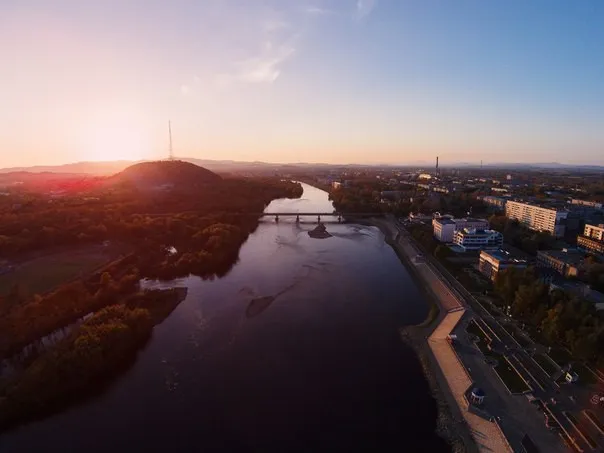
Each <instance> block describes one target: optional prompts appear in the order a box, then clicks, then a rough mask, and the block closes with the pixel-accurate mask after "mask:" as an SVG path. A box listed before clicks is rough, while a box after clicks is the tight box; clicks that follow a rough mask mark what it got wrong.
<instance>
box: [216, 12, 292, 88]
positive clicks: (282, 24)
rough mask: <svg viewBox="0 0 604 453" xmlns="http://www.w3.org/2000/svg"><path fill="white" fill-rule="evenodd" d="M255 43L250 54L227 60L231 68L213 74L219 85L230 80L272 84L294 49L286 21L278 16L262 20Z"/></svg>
mask: <svg viewBox="0 0 604 453" xmlns="http://www.w3.org/2000/svg"><path fill="white" fill-rule="evenodd" d="M258 35H259V38H260V39H259V45H257V46H256V50H255V51H253V52H251V53H250V56H248V57H246V58H243V59H239V60H236V61H234V62H232V63H231V68H232V69H231V70H230V71H228V72H227V73H222V74H219V75H218V76H217V77H216V80H217V83H218V84H219V85H220V86H223V87H224V86H227V85H230V84H232V83H233V82H247V83H269V84H270V83H273V82H274V81H275V80H277V79H278V78H279V76H280V75H281V73H282V71H283V64H284V63H285V62H286V61H288V60H289V59H291V57H292V56H293V55H294V53H295V51H296V49H295V47H294V44H293V43H294V40H295V35H294V34H293V30H292V26H291V24H290V23H289V22H287V21H285V20H283V19H282V18H281V17H279V16H277V17H274V16H273V17H271V18H270V20H265V21H264V22H263V23H262V25H261V27H260V28H259V31H258Z"/></svg>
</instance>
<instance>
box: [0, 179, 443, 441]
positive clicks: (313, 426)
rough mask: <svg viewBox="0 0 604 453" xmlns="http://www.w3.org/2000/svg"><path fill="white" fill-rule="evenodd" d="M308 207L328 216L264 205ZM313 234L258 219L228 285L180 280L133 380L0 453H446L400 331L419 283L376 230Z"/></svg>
mask: <svg viewBox="0 0 604 453" xmlns="http://www.w3.org/2000/svg"><path fill="white" fill-rule="evenodd" d="M302 206H303V209H305V210H309V211H326V210H330V209H332V207H331V203H330V202H329V200H328V199H327V194H326V193H325V192H322V191H320V190H317V189H314V188H311V187H308V186H305V192H304V196H303V199H302V200H277V201H275V202H273V203H271V205H270V206H269V207H268V208H267V209H268V210H272V211H273V212H275V211H282V212H286V211H288V209H289V210H290V212H291V210H300V209H301V207H302ZM315 226H316V223H314V224H312V223H309V224H304V223H303V224H299V225H297V224H295V223H294V222H280V223H279V224H275V223H274V222H266V223H262V224H261V225H260V226H259V227H258V229H257V230H256V231H255V232H254V233H253V234H252V235H251V236H250V238H249V239H248V241H247V242H246V243H245V244H244V246H243V247H242V249H241V252H240V254H239V258H240V259H239V262H238V263H237V264H236V265H235V266H234V267H233V268H232V269H231V271H230V272H229V273H228V274H227V275H226V276H224V277H222V278H217V279H215V280H213V281H203V280H201V279H199V278H197V277H191V278H185V279H181V280H179V281H178V282H177V284H178V286H187V287H188V288H189V292H188V296H187V299H186V300H185V301H184V302H182V303H181V304H180V305H179V307H178V308H177V309H176V310H175V311H174V312H173V313H172V314H171V316H170V317H169V318H168V319H166V320H165V321H164V322H163V323H162V324H160V325H158V326H156V327H155V329H154V332H153V337H152V339H151V341H150V342H149V343H148V345H147V347H146V348H145V349H144V350H143V351H142V352H141V353H140V354H139V356H138V359H137V362H136V364H135V365H134V366H133V367H132V368H131V369H130V370H129V371H128V372H127V373H126V374H125V375H123V376H122V377H121V378H120V379H119V380H118V381H117V382H115V384H114V385H113V386H112V387H111V388H110V389H109V390H108V391H107V392H106V393H104V394H103V395H101V396H100V397H99V398H97V399H95V400H93V401H90V402H87V403H86V404H83V405H81V406H79V407H76V408H73V409H71V410H69V411H67V412H64V413H61V414H58V415H56V416H53V417H51V418H48V419H46V420H44V421H42V422H39V423H34V424H31V425H28V426H26V427H23V428H22V429H20V430H17V431H14V432H11V433H8V434H5V435H4V436H2V437H0V450H1V451H7V452H11V453H17V452H31V451H48V450H49V446H53V447H55V446H59V445H60V446H61V449H63V450H65V451H85V452H87V453H95V452H107V451H112V450H114V451H170V452H176V453H178V452H190V451H233V452H238V451H246V452H256V451H258V452H266V451H278V452H282V451H288V452H311V451H312V452H314V451H430V452H439V451H447V449H446V447H445V446H444V444H443V443H442V441H440V440H439V439H437V438H436V437H435V435H434V428H435V420H436V412H435V405H434V402H433V400H432V399H431V396H430V393H429V389H428V386H427V384H426V382H425V380H424V378H423V376H422V374H421V368H420V367H419V364H418V362H417V359H416V358H415V356H414V355H413V354H412V352H411V351H410V350H409V349H407V348H406V347H405V346H404V345H403V344H402V342H401V341H400V338H399V333H398V330H399V328H400V327H401V326H403V325H405V324H409V323H417V322H420V321H421V320H422V319H423V318H424V316H425V315H426V313H427V306H426V304H425V303H424V302H423V300H422V299H421V296H420V294H419V292H418V290H417V288H416V287H415V286H414V285H413V282H412V281H411V279H410V278H409V275H408V274H407V273H406V272H405V270H404V268H402V267H401V265H400V263H399V261H398V259H397V257H396V255H395V254H394V252H393V251H392V250H391V249H390V248H389V247H388V246H386V245H385V244H384V240H383V236H382V235H381V233H380V232H379V231H378V230H377V229H375V228H370V227H364V226H359V225H346V224H342V225H339V224H329V225H328V226H327V228H328V230H329V232H330V234H332V237H331V238H329V239H328V240H315V239H312V238H311V237H309V235H308V231H311V230H312V229H313V228H314V227H315ZM171 284H173V283H169V282H150V281H147V282H144V285H145V287H160V288H161V287H166V286H170V285H171ZM99 429H101V430H102V433H103V435H102V436H99V435H98V433H99Z"/></svg>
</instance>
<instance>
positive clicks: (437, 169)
mask: <svg viewBox="0 0 604 453" xmlns="http://www.w3.org/2000/svg"><path fill="white" fill-rule="evenodd" d="M436 173H438V156H436Z"/></svg>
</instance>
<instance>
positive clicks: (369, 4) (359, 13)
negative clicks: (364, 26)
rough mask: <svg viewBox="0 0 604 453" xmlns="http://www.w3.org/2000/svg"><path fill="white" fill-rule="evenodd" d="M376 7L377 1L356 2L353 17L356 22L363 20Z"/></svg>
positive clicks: (362, 0)
mask: <svg viewBox="0 0 604 453" xmlns="http://www.w3.org/2000/svg"><path fill="white" fill-rule="evenodd" d="M376 6H377V0H357V7H356V11H355V17H356V18H357V19H358V20H363V19H365V18H366V17H367V16H369V15H370V14H371V12H372V11H373V10H374V9H375V7H376Z"/></svg>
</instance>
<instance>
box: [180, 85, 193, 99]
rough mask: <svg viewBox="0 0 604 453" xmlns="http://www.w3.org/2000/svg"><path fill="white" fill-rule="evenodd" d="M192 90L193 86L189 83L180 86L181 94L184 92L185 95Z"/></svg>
mask: <svg viewBox="0 0 604 453" xmlns="http://www.w3.org/2000/svg"><path fill="white" fill-rule="evenodd" d="M190 92H191V87H190V86H189V85H186V84H182V85H181V86H180V94H182V95H183V96H186V95H188V94H189V93H190Z"/></svg>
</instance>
